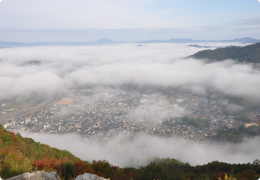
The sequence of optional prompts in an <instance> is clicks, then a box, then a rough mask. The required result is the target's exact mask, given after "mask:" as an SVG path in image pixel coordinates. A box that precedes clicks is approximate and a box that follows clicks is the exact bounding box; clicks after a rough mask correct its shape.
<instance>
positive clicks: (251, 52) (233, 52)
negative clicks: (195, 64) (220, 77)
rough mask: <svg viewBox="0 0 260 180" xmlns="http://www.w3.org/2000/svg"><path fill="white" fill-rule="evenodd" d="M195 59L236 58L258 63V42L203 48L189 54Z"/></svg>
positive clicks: (220, 59) (259, 50) (259, 59)
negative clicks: (240, 45)
mask: <svg viewBox="0 0 260 180" xmlns="http://www.w3.org/2000/svg"><path fill="white" fill-rule="evenodd" d="M190 57H191V58H195V59H208V60H210V61H223V60H226V59H234V60H238V62H249V63H259V62H260V43H256V44H252V45H248V46H245V47H236V46H232V47H226V48H218V49H215V50H203V51H199V52H197V53H196V54H194V55H192V56H190Z"/></svg>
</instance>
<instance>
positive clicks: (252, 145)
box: [25, 134, 260, 167]
mask: <svg viewBox="0 0 260 180" xmlns="http://www.w3.org/2000/svg"><path fill="white" fill-rule="evenodd" d="M25 135H26V136H27V137H31V138H33V139H34V140H35V141H39V142H41V143H45V144H48V145H50V146H52V147H56V148H59V149H66V150H68V151H70V152H71V153H73V154H74V155H76V156H77V157H79V158H81V159H82V160H88V161H91V160H98V159H100V160H102V159H105V160H108V161H109V162H110V163H112V164H113V165H117V166H120V167H125V166H128V167H129V166H132V167H133V166H134V167H137V166H141V165H146V164H147V163H148V162H150V161H151V160H152V158H153V157H160V158H167V157H169V158H175V159H178V160H180V161H183V162H188V163H190V164H191V165H202V164H207V163H208V162H212V161H215V160H218V161H220V162H227V163H248V162H251V163H252V162H253V161H254V160H255V159H257V158H259V155H260V152H259V145H260V143H259V142H260V141H259V140H260V139H259V138H255V139H251V140H248V139H246V140H245V141H244V142H243V143H241V144H237V145H234V144H215V145H212V144H211V145H208V144H202V143H198V142H192V141H186V140H184V141H180V140H179V141H178V140H174V139H171V140H166V139H161V138H156V137H148V136H143V135H141V136H140V137H137V140H135V141H128V140H127V139H122V137H123V136H120V135H118V136H116V137H115V138H113V139H109V140H108V141H107V142H106V143H104V142H103V143H100V142H98V141H95V140H94V139H93V140H91V141H85V140H83V139H82V138H81V137H78V136H75V135H69V134H67V135H62V136H59V135H46V134H31V135H28V134H25ZM124 136H125V135H124Z"/></svg>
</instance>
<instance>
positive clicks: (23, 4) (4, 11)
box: [0, 0, 260, 42]
mask: <svg viewBox="0 0 260 180" xmlns="http://www.w3.org/2000/svg"><path fill="white" fill-rule="evenodd" d="M32 30H33V31H32ZM54 32H55V33H54ZM57 32H58V33H57ZM259 32H260V3H259V1H258V0H2V2H1V3H0V41H1V40H2V41H21V42H31V41H95V40H98V39H100V38H111V39H114V40H117V41H119V40H121V41H129V40H146V39H170V38H192V39H216V40H218V39H232V38H241V37H253V38H258V39H260V33H259Z"/></svg>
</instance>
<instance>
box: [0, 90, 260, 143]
mask: <svg viewBox="0 0 260 180" xmlns="http://www.w3.org/2000/svg"><path fill="white" fill-rule="evenodd" d="M228 103H229V101H228V99H221V101H220V100H219V99H218V98H216V97H208V96H203V95H194V94H191V93H188V92H182V91H178V90H174V89H171V88H146V89H142V90H140V89H139V90H136V89H135V88H129V87H127V86H121V87H120V88H111V87H93V88H91V87H88V88H86V87H84V88H82V87H77V86H76V87H72V88H70V90H69V91H67V92H63V93H60V95H59V98H57V99H56V100H55V101H54V102H52V103H50V104H49V105H48V106H45V107H42V108H40V109H38V110H37V111H35V112H33V113H30V114H27V115H24V116H21V117H15V118H12V119H9V120H8V121H7V122H6V123H5V124H4V128H6V129H7V130H9V131H13V132H30V133H49V134H64V133H68V134H78V135H80V136H82V137H83V138H84V139H86V140H89V139H91V138H92V137H95V138H99V139H101V140H104V141H105V140H106V139H108V138H110V137H114V136H115V135H118V134H125V136H127V138H128V139H131V140H134V139H136V138H137V137H139V136H142V135H144V134H145V135H147V136H149V137H150V136H151V137H153V136H158V137H162V138H164V139H180V140H182V139H192V140H195V141H200V142H202V143H213V142H214V141H215V140H214V136H216V135H217V130H219V129H227V128H232V127H239V126H241V125H244V126H246V127H248V126H253V125H257V126H258V124H257V122H258V121H259V118H260V110H259V109H254V110H253V111H251V112H250V113H247V115H248V117H250V119H251V122H249V123H244V122H242V121H241V120H240V118H239V116H238V115H237V116H236V115H228V114H227V113H226V112H225V108H224V107H225V106H226V105H228ZM5 105H6V104H2V109H1V112H2V114H6V112H8V109H4V107H5ZM3 112H4V113H3ZM0 117H1V116H0Z"/></svg>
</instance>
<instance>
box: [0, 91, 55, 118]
mask: <svg viewBox="0 0 260 180" xmlns="http://www.w3.org/2000/svg"><path fill="white" fill-rule="evenodd" d="M55 96H56V94H55V93H51V94H49V96H48V97H47V99H45V100H44V101H43V102H42V103H40V104H39V105H38V106H36V107H32V108H29V109H25V110H23V111H20V112H18V113H15V114H12V115H10V116H7V117H5V118H0V122H3V121H6V120H8V119H11V118H14V117H18V116H22V115H25V114H27V113H29V112H33V111H35V110H37V109H40V108H42V107H44V106H46V105H47V104H49V103H50V102H51V101H53V100H54V98H55Z"/></svg>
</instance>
